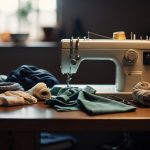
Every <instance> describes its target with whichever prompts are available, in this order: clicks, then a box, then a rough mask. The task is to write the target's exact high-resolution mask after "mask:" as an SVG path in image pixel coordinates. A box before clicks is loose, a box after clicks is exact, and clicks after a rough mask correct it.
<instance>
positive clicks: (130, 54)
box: [124, 49, 138, 65]
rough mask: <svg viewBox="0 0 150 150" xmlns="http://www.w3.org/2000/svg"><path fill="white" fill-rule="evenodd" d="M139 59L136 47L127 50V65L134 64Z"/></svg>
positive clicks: (125, 58) (125, 57)
mask: <svg viewBox="0 0 150 150" xmlns="http://www.w3.org/2000/svg"><path fill="white" fill-rule="evenodd" d="M137 59H138V53H137V51H136V50H134V49H129V50H127V51H126V53H125V56H124V60H125V64H127V65H133V64H134V63H135V62H136V61H137Z"/></svg>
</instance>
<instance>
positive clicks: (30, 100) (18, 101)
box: [0, 91, 37, 106]
mask: <svg viewBox="0 0 150 150" xmlns="http://www.w3.org/2000/svg"><path fill="white" fill-rule="evenodd" d="M35 103H37V99H36V98H35V97H34V96H32V95H30V94H28V93H27V92H24V91H7V92H5V93H2V94H0V106H17V105H27V104H35Z"/></svg>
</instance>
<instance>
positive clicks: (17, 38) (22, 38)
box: [10, 33, 29, 44]
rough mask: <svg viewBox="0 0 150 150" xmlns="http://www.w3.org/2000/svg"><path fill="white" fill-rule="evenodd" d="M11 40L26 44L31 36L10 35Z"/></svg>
mask: <svg viewBox="0 0 150 150" xmlns="http://www.w3.org/2000/svg"><path fill="white" fill-rule="evenodd" d="M10 37H11V40H12V42H14V43H19V44H25V42H26V41H27V39H28V37H29V34H28V33H12V34H10Z"/></svg>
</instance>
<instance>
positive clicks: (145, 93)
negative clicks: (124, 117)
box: [132, 82, 150, 107]
mask: <svg viewBox="0 0 150 150" xmlns="http://www.w3.org/2000/svg"><path fill="white" fill-rule="evenodd" d="M132 97H133V100H134V102H136V103H138V104H142V105H144V106H148V107H150V83H148V82H139V83H137V84H136V85H135V86H134V87H133V92H132Z"/></svg>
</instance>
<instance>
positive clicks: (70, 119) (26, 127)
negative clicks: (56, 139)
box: [0, 102, 150, 150]
mask: <svg viewBox="0 0 150 150" xmlns="http://www.w3.org/2000/svg"><path fill="white" fill-rule="evenodd" d="M39 131H49V132H64V133H66V132H67V133H69V132H87V131H88V132H90V131H91V132H95V131H96V132H98V131H150V108H137V109H136V111H134V112H126V113H115V114H104V115H95V116H89V115H88V114H86V113H85V112H81V111H72V112H57V111H55V110H54V109H53V108H50V107H49V106H47V105H45V104H44V103H43V102H38V103H37V104H34V105H28V106H15V107H0V132H1V138H0V141H1V142H2V143H3V144H0V146H1V147H2V148H1V147H0V149H5V146H6V145H7V144H6V139H5V138H4V137H5V136H4V133H8V134H9V132H11V133H15V136H13V140H14V143H15V142H16V143H17V144H16V145H17V146H16V147H15V150H19V149H21V150H23V149H30V148H31V149H36V148H35V142H36V137H37V136H36V134H35V133H38V132H39ZM18 137H20V139H21V140H20V141H19V142H18V139H19V138H18ZM4 140H5V142H4ZM31 141H32V142H31ZM24 142H25V143H28V142H30V144H25V145H24V144H23V143H24ZM31 143H32V144H31ZM21 145H24V146H23V147H22V146H21ZM7 146H8V145H7ZM29 147H30V148H29Z"/></svg>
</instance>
